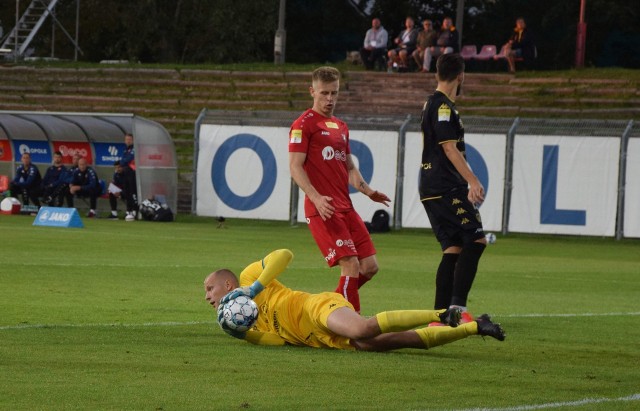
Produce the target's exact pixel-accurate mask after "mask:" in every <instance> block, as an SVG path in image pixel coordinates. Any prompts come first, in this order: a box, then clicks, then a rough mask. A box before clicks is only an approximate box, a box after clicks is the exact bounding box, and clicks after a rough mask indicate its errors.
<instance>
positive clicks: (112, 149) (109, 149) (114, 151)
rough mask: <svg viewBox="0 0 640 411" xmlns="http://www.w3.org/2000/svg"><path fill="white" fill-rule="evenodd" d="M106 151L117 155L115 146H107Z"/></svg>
mask: <svg viewBox="0 0 640 411" xmlns="http://www.w3.org/2000/svg"><path fill="white" fill-rule="evenodd" d="M107 151H108V152H109V154H111V155H112V156H117V155H118V147H116V146H109V148H108V149H107Z"/></svg>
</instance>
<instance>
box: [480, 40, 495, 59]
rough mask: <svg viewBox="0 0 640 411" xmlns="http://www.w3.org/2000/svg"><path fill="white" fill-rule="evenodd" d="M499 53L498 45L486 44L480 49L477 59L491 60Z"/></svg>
mask: <svg viewBox="0 0 640 411" xmlns="http://www.w3.org/2000/svg"><path fill="white" fill-rule="evenodd" d="M496 53H497V47H496V46H495V45H493V44H486V45H484V46H482V48H481V49H480V53H478V54H477V55H476V56H475V60H482V61H486V60H490V59H492V58H493V56H495V55H496Z"/></svg>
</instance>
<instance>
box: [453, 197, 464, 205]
mask: <svg viewBox="0 0 640 411" xmlns="http://www.w3.org/2000/svg"><path fill="white" fill-rule="evenodd" d="M457 204H462V201H460V200H458V199H457V198H454V199H453V201H452V202H451V205H457Z"/></svg>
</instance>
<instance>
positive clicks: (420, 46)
mask: <svg viewBox="0 0 640 411" xmlns="http://www.w3.org/2000/svg"><path fill="white" fill-rule="evenodd" d="M437 38H438V33H437V32H436V31H435V30H434V28H433V22H432V21H431V20H425V21H423V22H422V31H420V33H418V40H417V42H416V49H415V50H414V52H413V54H412V57H413V59H414V60H415V62H416V64H417V65H418V68H419V69H423V68H424V66H423V62H424V52H425V50H426V49H428V48H429V47H434V46H435V45H436V40H437Z"/></svg>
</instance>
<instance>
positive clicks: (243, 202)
mask: <svg viewBox="0 0 640 411" xmlns="http://www.w3.org/2000/svg"><path fill="white" fill-rule="evenodd" d="M288 134H289V129H288V128H282V127H280V128H278V127H249V126H219V125H208V124H205V125H202V127H201V128H200V139H199V145H200V150H199V152H198V170H197V176H198V177H197V178H198V184H197V200H196V213H197V214H198V215H202V216H224V217H240V218H256V219H265V220H288V219H289V197H290V174H289V159H288V143H289V138H288Z"/></svg>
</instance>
